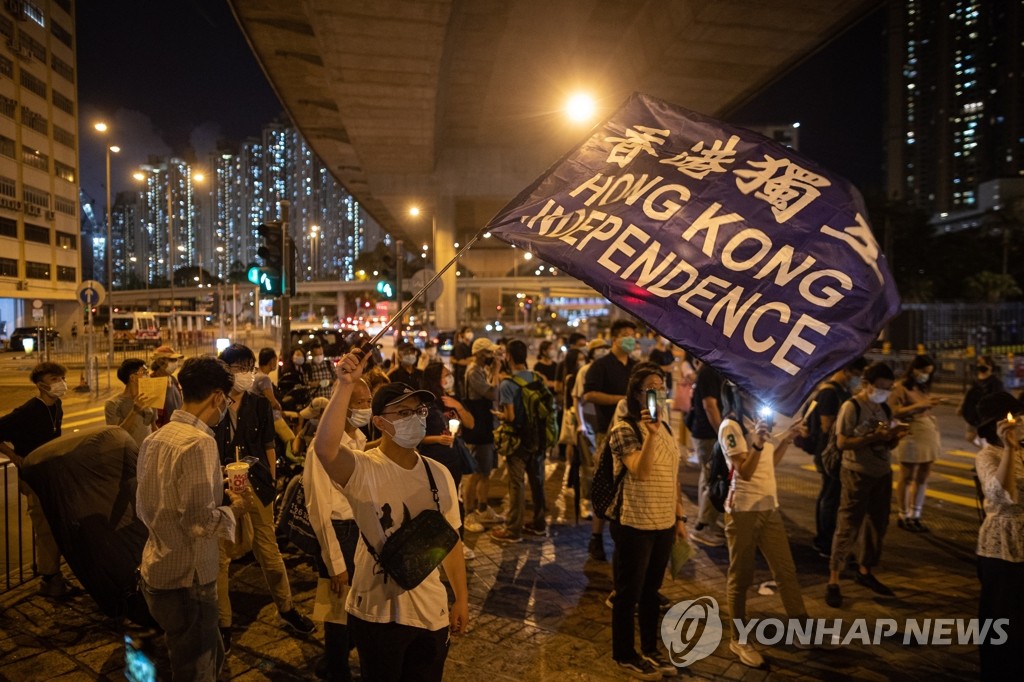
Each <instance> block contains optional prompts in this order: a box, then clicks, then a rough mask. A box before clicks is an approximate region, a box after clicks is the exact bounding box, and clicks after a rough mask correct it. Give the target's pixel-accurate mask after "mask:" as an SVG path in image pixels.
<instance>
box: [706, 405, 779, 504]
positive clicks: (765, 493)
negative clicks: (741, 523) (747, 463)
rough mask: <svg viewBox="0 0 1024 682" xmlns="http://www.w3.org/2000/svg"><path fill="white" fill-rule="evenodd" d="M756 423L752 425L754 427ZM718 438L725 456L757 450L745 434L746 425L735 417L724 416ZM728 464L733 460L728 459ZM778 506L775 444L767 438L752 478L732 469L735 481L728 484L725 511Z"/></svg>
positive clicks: (730, 464) (750, 453) (730, 466)
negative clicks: (741, 425)
mask: <svg viewBox="0 0 1024 682" xmlns="http://www.w3.org/2000/svg"><path fill="white" fill-rule="evenodd" d="M752 426H753V425H751V428H752ZM718 442H719V443H720V444H721V446H722V452H724V453H725V456H726V458H728V457H729V456H730V455H736V454H739V453H741V452H746V453H749V454H748V457H749V456H750V455H752V454H754V449H753V448H752V447H751V445H750V443H749V442H748V441H747V439H746V437H744V435H743V429H742V428H740V425H739V422H737V421H736V420H735V419H723V420H722V425H721V426H720V427H719V428H718ZM728 462H729V468H730V469H733V468H734V467H733V462H732V460H731V459H728ZM778 506H779V494H778V491H777V489H776V487H775V446H774V445H773V444H772V442H771V441H766V442H765V444H764V450H762V451H761V457H760V459H759V460H758V462H757V468H756V469H754V475H753V476H751V477H750V480H749V481H744V480H743V479H742V478H741V477H740V475H739V474H738V473H736V472H735V471H733V472H732V483H731V484H730V485H729V496H728V497H727V498H725V511H727V512H729V513H730V514H731V513H732V512H742V511H771V510H773V509H777V508H778Z"/></svg>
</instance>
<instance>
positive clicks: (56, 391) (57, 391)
mask: <svg viewBox="0 0 1024 682" xmlns="http://www.w3.org/2000/svg"><path fill="white" fill-rule="evenodd" d="M46 392H47V393H49V394H50V395H52V396H53V397H54V398H59V397H61V396H62V395H64V394H65V393H67V392H68V382H66V381H64V380H63V379H61V380H60V381H58V382H55V383H52V384H50V385H48V386H47V387H46Z"/></svg>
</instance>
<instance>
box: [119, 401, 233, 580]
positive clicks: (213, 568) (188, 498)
mask: <svg viewBox="0 0 1024 682" xmlns="http://www.w3.org/2000/svg"><path fill="white" fill-rule="evenodd" d="M137 473H138V492H137V493H136V505H135V506H136V511H137V512H138V515H139V518H140V519H142V522H143V523H145V524H146V527H147V528H149V539H148V540H147V541H146V546H145V548H143V550H142V567H141V569H142V578H143V579H144V580H145V581H146V583H147V584H148V585H150V586H151V587H154V588H156V589H162V590H170V589H176V588H181V587H189V586H191V585H193V584H195V583H198V584H199V585H205V584H207V583H211V582H213V581H214V580H216V578H217V571H218V560H219V556H220V550H219V544H218V538H219V537H224V538H227V539H231V538H233V536H234V534H235V515H234V513H233V512H232V511H231V509H230V508H229V507H221V506H218V505H219V504H220V503H221V501H222V500H223V499H224V476H223V474H222V473H221V469H220V457H218V456H217V443H216V441H214V439H213V431H211V430H210V427H209V426H207V425H206V424H204V423H203V422H201V421H199V419H197V418H196V417H195V415H193V414H191V413H189V412H186V411H185V410H175V412H174V414H173V415H171V421H170V422H169V423H168V424H167V426H164V427H163V428H161V429H160V430H159V431H157V432H155V433H153V434H152V435H151V436H149V437H148V438H146V440H145V441H143V443H142V447H141V448H139V459H138V469H137Z"/></svg>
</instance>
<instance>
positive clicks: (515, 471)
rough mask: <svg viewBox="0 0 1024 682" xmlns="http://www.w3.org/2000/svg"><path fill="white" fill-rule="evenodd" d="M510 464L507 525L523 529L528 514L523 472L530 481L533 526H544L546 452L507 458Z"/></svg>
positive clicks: (516, 531)
mask: <svg viewBox="0 0 1024 682" xmlns="http://www.w3.org/2000/svg"><path fill="white" fill-rule="evenodd" d="M506 463H507V464H508V522H507V523H506V524H505V526H506V527H507V528H508V529H509V530H510V531H512V532H515V533H518V532H520V531H522V529H523V516H524V515H525V514H526V490H525V486H524V485H523V474H524V473H525V474H526V478H527V480H528V481H529V483H530V495H531V497H532V498H533V527H534V528H544V527H545V523H544V453H543V452H541V453H538V454H534V455H527V456H526V457H520V456H519V455H515V456H512V457H507V458H506Z"/></svg>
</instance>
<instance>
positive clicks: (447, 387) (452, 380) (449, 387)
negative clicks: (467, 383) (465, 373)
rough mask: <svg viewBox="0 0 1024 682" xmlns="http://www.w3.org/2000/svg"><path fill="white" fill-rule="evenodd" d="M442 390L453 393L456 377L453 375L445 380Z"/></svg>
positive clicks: (442, 383)
mask: <svg viewBox="0 0 1024 682" xmlns="http://www.w3.org/2000/svg"><path fill="white" fill-rule="evenodd" d="M441 388H443V389H444V390H445V391H451V390H452V389H453V388H455V377H453V376H452V375H451V374H449V375H448V376H446V377H445V378H444V381H442V382H441Z"/></svg>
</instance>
